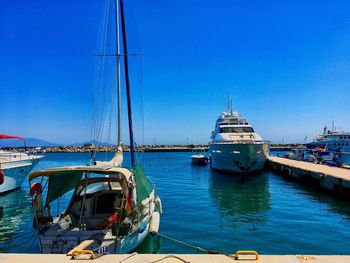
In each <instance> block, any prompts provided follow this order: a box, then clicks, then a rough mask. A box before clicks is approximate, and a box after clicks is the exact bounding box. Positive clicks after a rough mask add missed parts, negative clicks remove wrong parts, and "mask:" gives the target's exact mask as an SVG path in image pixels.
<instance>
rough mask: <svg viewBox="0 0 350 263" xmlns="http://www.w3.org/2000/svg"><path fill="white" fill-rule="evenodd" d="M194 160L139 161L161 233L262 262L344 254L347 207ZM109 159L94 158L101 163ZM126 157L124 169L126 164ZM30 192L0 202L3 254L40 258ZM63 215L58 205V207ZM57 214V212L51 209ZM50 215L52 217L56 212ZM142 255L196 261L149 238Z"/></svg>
mask: <svg viewBox="0 0 350 263" xmlns="http://www.w3.org/2000/svg"><path fill="white" fill-rule="evenodd" d="M191 154H192V153H189V152H185V153H181V152H167V153H162V152H157V153H143V154H142V156H141V155H140V156H139V158H141V163H142V164H143V167H144V169H145V171H146V173H147V175H148V176H149V177H150V179H151V180H152V182H153V183H154V184H155V185H156V186H157V191H158V194H159V196H160V197H161V199H162V204H163V215H162V217H161V226H160V233H162V234H164V235H167V236H170V237H173V238H176V239H179V240H181V241H184V242H188V243H191V244H193V245H195V246H200V247H203V248H207V249H214V250H219V251H224V252H234V251H236V250H238V249H249V250H257V251H258V252H259V253H261V254H349V247H350V240H349V238H348V235H349V233H350V204H348V203H347V202H346V201H343V200H340V199H337V198H335V197H332V196H330V195H327V194H325V193H321V192H318V191H317V190H314V189H311V188H308V187H306V186H302V185H300V184H298V183H297V182H295V181H292V180H291V181H288V180H286V179H284V178H282V177H280V176H278V175H277V174H275V173H273V172H271V171H263V172H261V173H260V174H257V175H253V176H250V177H247V178H243V179H242V178H240V177H238V176H234V175H225V174H220V173H216V172H214V171H211V170H210V168H209V166H205V167H201V166H193V165H191V160H190V156H191ZM110 157H111V154H105V153H99V154H97V158H98V159H99V160H106V159H109V158H110ZM128 157H129V156H128V154H125V159H126V160H125V163H126V164H128V161H129V159H128ZM89 158H90V154H89V153H49V154H46V158H45V159H43V160H42V161H41V162H40V163H39V165H37V166H36V167H35V170H40V169H46V168H51V167H55V166H65V165H78V164H86V163H88V162H89ZM28 190H29V186H28V183H27V182H26V181H25V183H24V184H23V187H22V189H21V190H18V191H16V192H12V193H10V194H7V195H4V196H0V252H1V253H10V252H16V253H39V252H40V250H39V241H38V239H37V236H36V233H35V231H34V230H33V227H32V224H33V216H32V214H31V199H30V197H29V196H28ZM60 205H61V208H62V207H63V204H60ZM52 208H54V206H52ZM53 210H54V209H53ZM138 252H140V253H195V252H196V251H194V250H193V249H190V248H187V247H184V246H183V245H180V244H177V243H174V242H172V241H169V240H166V239H164V238H163V239H162V238H159V237H154V238H151V237H149V238H148V239H147V240H146V242H145V243H144V244H142V245H141V247H139V248H138Z"/></svg>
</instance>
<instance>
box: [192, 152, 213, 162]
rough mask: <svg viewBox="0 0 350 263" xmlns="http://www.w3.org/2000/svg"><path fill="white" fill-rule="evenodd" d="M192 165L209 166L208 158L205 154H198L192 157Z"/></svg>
mask: <svg viewBox="0 0 350 263" xmlns="http://www.w3.org/2000/svg"><path fill="white" fill-rule="evenodd" d="M191 160H192V164H196V165H207V164H208V160H209V159H208V157H206V156H204V154H201V153H198V154H194V155H192V156H191Z"/></svg>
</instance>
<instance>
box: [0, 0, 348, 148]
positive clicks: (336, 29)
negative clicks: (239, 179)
mask: <svg viewBox="0 0 350 263" xmlns="http://www.w3.org/2000/svg"><path fill="white" fill-rule="evenodd" d="M126 3H127V4H126V8H127V11H126V13H127V23H128V24H127V26H128V34H129V43H130V48H129V49H130V52H131V53H143V54H144V56H143V58H142V59H141V58H134V61H136V62H137V63H139V62H140V61H141V60H142V61H143V63H140V64H141V66H143V71H141V70H140V67H141V66H138V67H136V69H137V70H134V72H132V73H131V78H132V80H133V81H132V83H131V84H132V92H133V95H134V96H133V98H134V105H135V107H134V111H135V122H136V123H139V121H140V119H141V118H140V114H141V107H142V104H141V101H142V100H143V101H144V103H143V106H144V116H145V118H144V120H145V130H144V141H143V139H142V135H141V132H140V125H136V129H137V138H136V139H137V142H138V143H139V144H141V143H142V142H144V143H153V142H154V139H155V138H157V143H159V144H173V143H186V139H187V138H189V142H190V143H195V142H196V143H206V142H208V140H209V136H210V131H211V130H212V129H213V128H214V124H215V120H216V118H217V116H218V115H219V114H220V113H221V112H222V111H223V110H224V109H225V107H226V104H227V103H226V100H227V93H228V92H229V93H230V94H231V97H232V100H233V106H234V108H235V109H236V110H237V111H238V112H240V113H241V114H242V115H244V116H246V117H247V118H248V121H249V122H250V123H251V124H252V125H253V126H254V127H255V130H256V131H257V132H259V133H260V134H261V135H262V136H263V137H264V138H266V139H269V140H271V141H272V142H281V141H282V140H283V139H284V141H285V142H302V141H303V139H304V137H305V135H307V136H308V138H309V139H311V138H313V137H315V136H316V135H317V134H319V133H320V132H322V130H323V125H324V124H328V126H330V125H331V122H332V120H334V121H335V124H336V126H337V127H339V128H342V129H343V130H350V124H349V113H350V103H349V101H350V92H349V91H350V48H349V47H350V16H349V15H348V14H349V13H350V3H349V2H348V1H336V2H334V1H317V2H315V1H244V0H241V1H235V0H226V1H224V0H218V1H215V2H213V1H198V0H197V1H195V0H187V1H182V0H179V1H160V0H158V1H155V0H148V1H136V0H129V1H126ZM102 10H103V3H102V1H97V0H94V1H92V0H88V1H87V0H85V1H83V0H76V1H44V0H39V1H1V0H0V36H1V41H0V56H1V63H0V76H1V77H0V87H1V93H0V100H1V106H2V109H1V111H0V123H1V132H2V133H9V134H17V135H20V136H23V137H36V138H41V139H44V140H48V141H53V142H59V143H73V142H81V141H88V140H90V139H91V126H92V116H93V106H92V105H93V98H94V96H96V95H94V94H96V79H97V74H96V73H97V71H96V68H97V65H98V63H97V62H98V58H96V57H94V56H93V55H94V54H96V53H98V52H99V37H100V36H101V14H102V13H103V12H102ZM112 44H113V43H112ZM136 62H135V63H136ZM141 72H143V73H142V76H143V80H142V81H141V77H140V73H141ZM142 84H143V86H144V90H142V89H141V86H142ZM141 94H144V97H143V99H142V97H141ZM123 113H125V111H124V112H123ZM123 128H126V124H125V120H124V124H123ZM124 130H125V129H124ZM124 141H127V139H126V138H125V137H124Z"/></svg>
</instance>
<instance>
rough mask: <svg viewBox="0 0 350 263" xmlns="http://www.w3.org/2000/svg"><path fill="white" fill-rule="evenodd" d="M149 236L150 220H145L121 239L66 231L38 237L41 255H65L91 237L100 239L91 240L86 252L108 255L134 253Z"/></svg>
mask: <svg viewBox="0 0 350 263" xmlns="http://www.w3.org/2000/svg"><path fill="white" fill-rule="evenodd" d="M149 234H150V220H147V221H146V222H145V223H143V224H142V225H141V226H140V227H139V228H137V229H135V231H133V232H132V233H130V234H128V235H127V236H124V237H123V238H118V239H116V238H115V237H114V236H112V234H111V231H110V230H108V231H101V230H100V231H99V230H94V231H79V230H77V231H68V232H66V233H65V234H63V235H50V234H48V233H45V234H41V235H40V247H41V252H42V253H43V254H66V253H68V252H69V251H71V250H72V249H73V248H75V247H76V246H78V245H79V244H80V243H81V242H82V241H84V240H90V239H92V238H93V236H99V235H100V236H101V235H102V238H98V239H96V238H93V239H94V240H95V242H93V243H92V244H91V245H90V246H88V247H86V248H85V249H86V250H92V251H94V250H95V251H96V250H101V251H103V252H106V253H109V254H126V253H130V252H132V251H134V250H135V249H136V248H137V247H138V246H140V245H141V244H142V242H143V241H144V240H145V239H146V237H147V236H148V235H149Z"/></svg>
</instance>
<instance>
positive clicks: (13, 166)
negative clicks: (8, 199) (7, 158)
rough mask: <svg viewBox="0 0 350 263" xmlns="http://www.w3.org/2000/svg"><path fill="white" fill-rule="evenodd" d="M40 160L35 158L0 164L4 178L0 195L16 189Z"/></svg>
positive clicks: (38, 157)
mask: <svg viewBox="0 0 350 263" xmlns="http://www.w3.org/2000/svg"><path fill="white" fill-rule="evenodd" d="M42 158H43V157H42V156H37V157H33V158H31V159H27V160H21V161H15V162H6V163H1V165H0V169H1V170H2V171H3V172H4V174H5V177H4V183H3V184H2V185H0V194H5V193H8V192H11V191H13V190H16V189H18V188H19V187H20V186H21V185H22V184H23V181H24V180H25V178H27V176H28V174H29V173H30V171H31V170H32V169H33V167H34V166H35V165H36V164H37V163H38V162H39V161H40V160H41V159H42Z"/></svg>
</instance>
